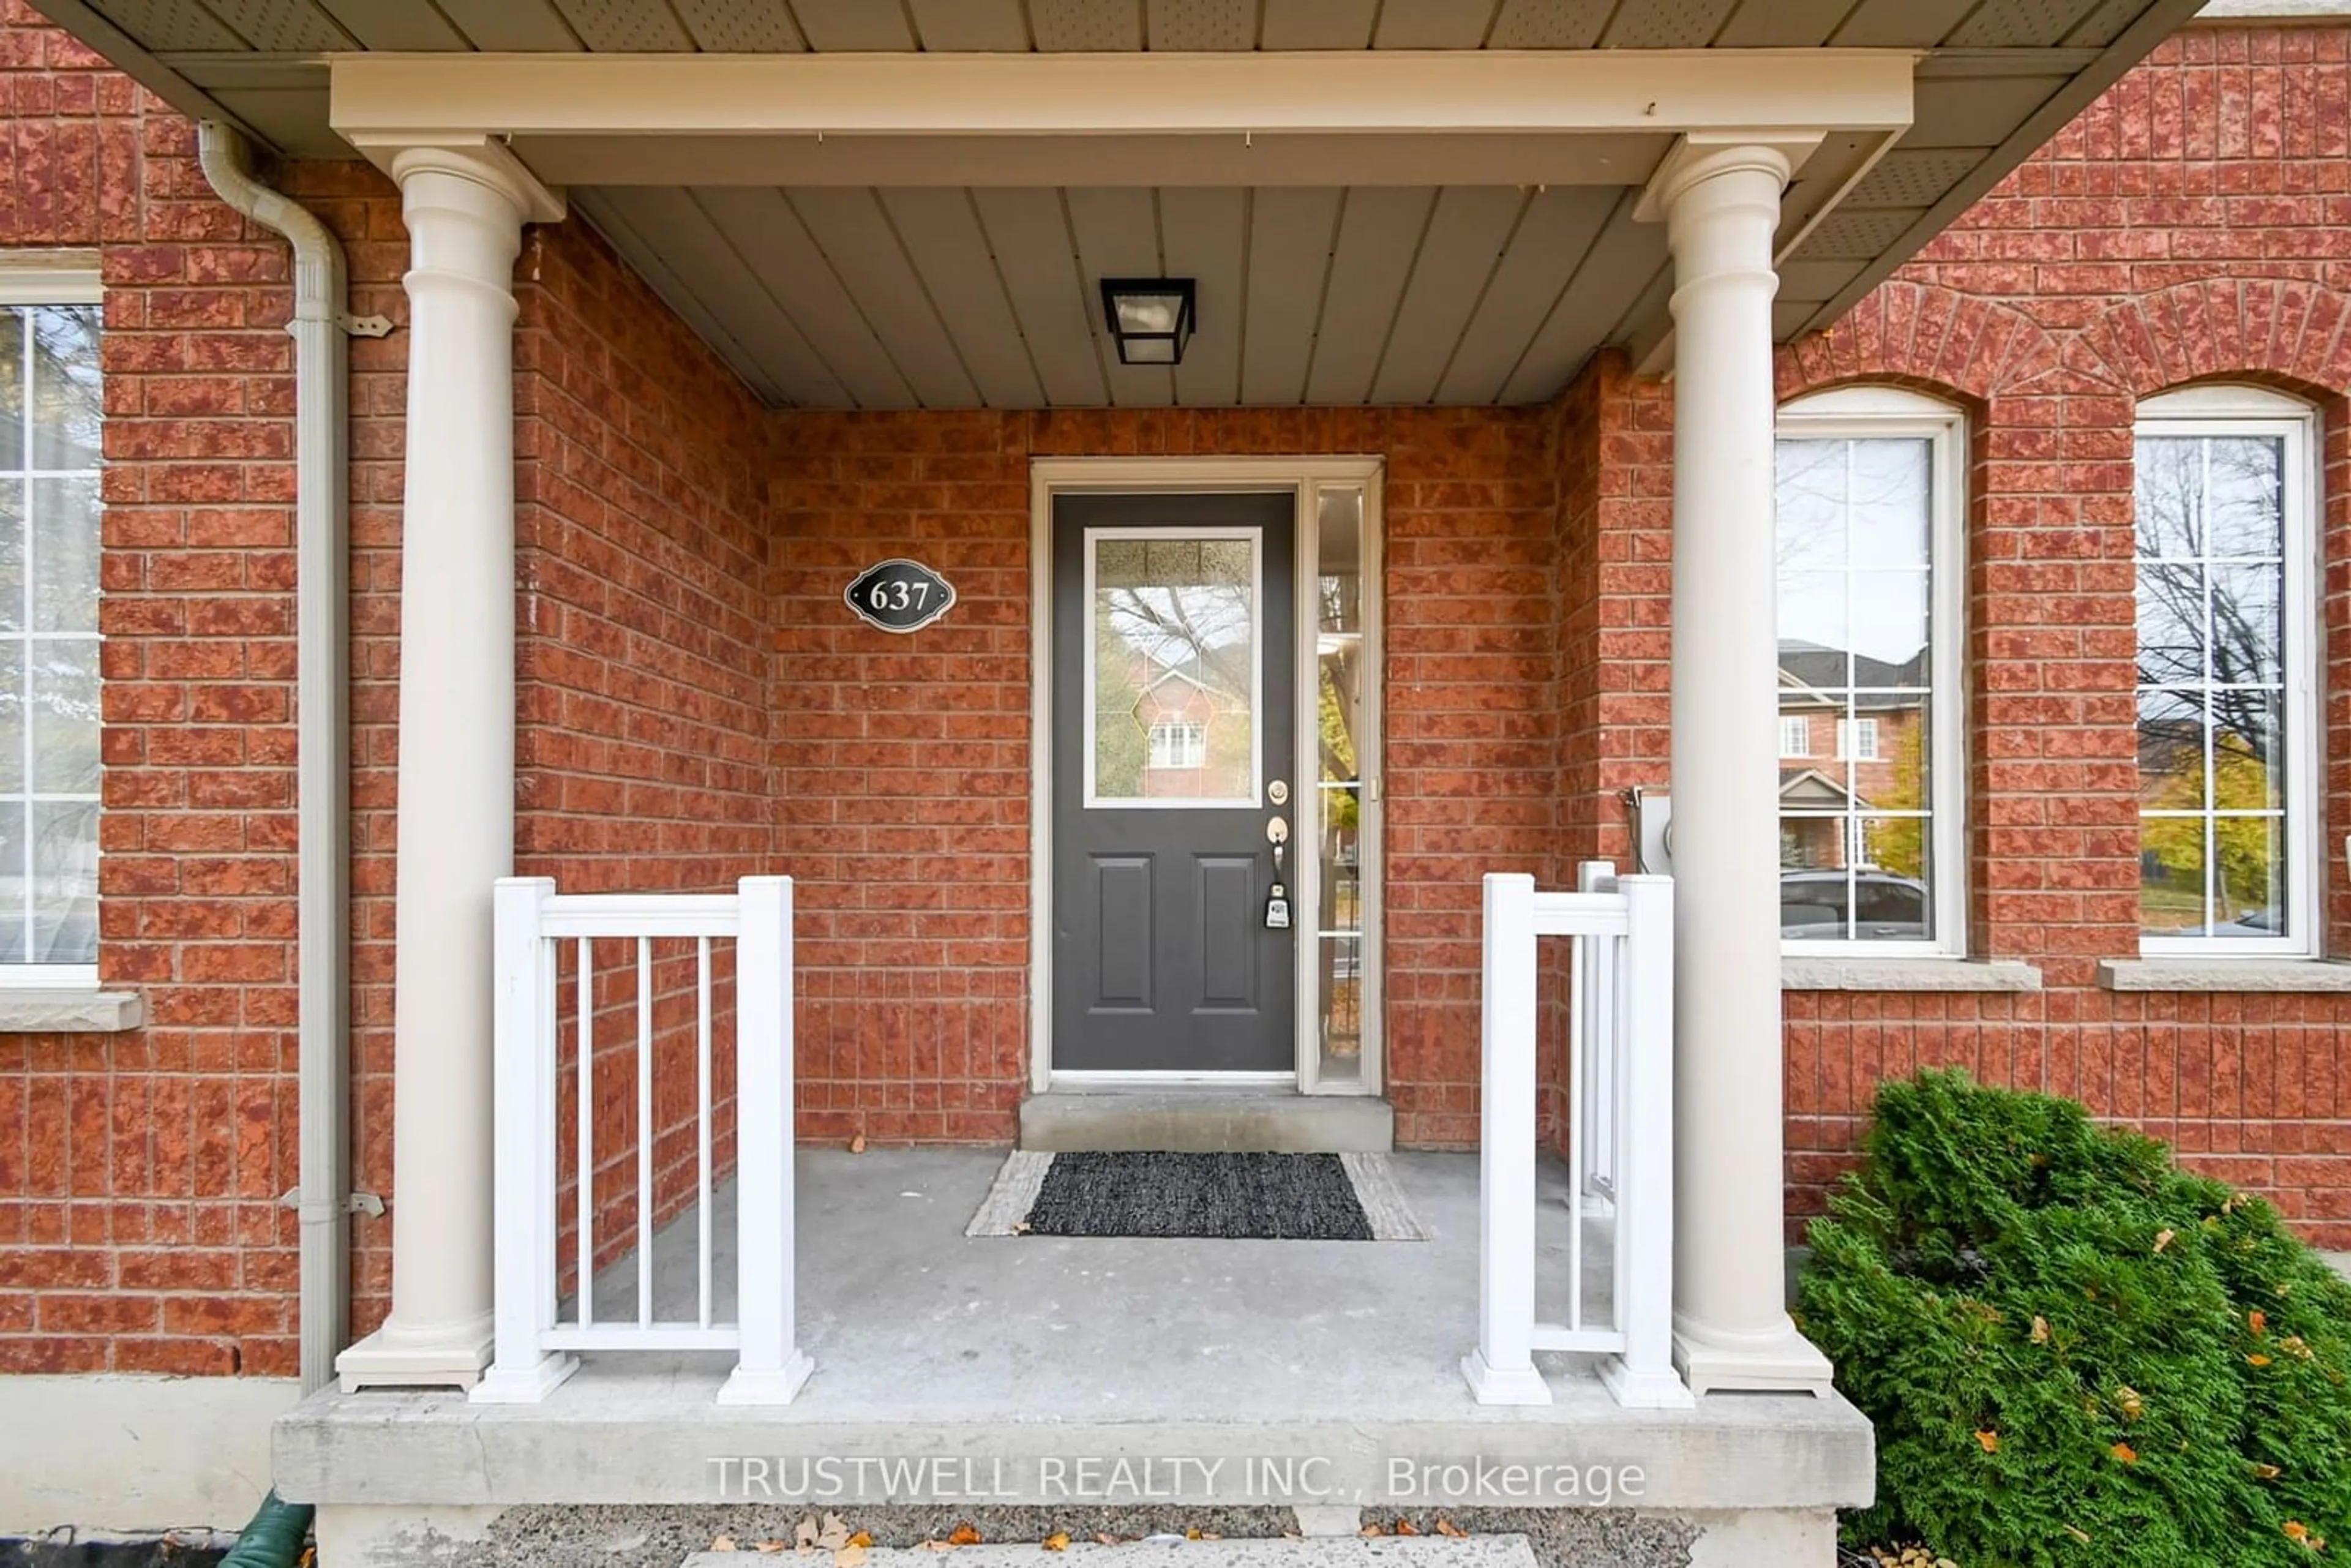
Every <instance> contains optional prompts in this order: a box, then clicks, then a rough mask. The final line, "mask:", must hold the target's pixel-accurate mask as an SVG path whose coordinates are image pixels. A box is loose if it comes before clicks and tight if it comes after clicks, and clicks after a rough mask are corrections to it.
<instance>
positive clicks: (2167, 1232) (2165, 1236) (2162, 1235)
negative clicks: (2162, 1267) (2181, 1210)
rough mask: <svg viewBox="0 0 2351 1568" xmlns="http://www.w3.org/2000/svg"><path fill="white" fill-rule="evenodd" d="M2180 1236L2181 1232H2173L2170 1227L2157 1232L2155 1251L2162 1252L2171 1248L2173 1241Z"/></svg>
mask: <svg viewBox="0 0 2351 1568" xmlns="http://www.w3.org/2000/svg"><path fill="white" fill-rule="evenodd" d="M2178 1234H2179V1232H2178V1231H2175V1230H2173V1229H2172V1228H2170V1227H2169V1226H2166V1227H2164V1228H2162V1229H2161V1230H2158V1231H2157V1232H2156V1233H2155V1249H2156V1250H2157V1251H2158V1252H2160V1251H2162V1250H2163V1249H2165V1248H2167V1247H2168V1246H2170V1245H2171V1239H2172V1238H2173V1237H2174V1236H2176V1235H2178Z"/></svg>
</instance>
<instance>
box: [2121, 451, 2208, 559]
mask: <svg viewBox="0 0 2351 1568" xmlns="http://www.w3.org/2000/svg"><path fill="white" fill-rule="evenodd" d="M2137 474H2138V481H2137V484H2138V496H2137V517H2138V553H2139V555H2140V556H2141V557H2142V558H2143V559H2148V560H2193V559H2198V558H2199V557H2201V556H2202V555H2203V553H2204V538H2205V527H2204V444H2203V442H2202V441H2200V440H2199V439H2197V438H2196V437H2194V436H2188V437H2179V436H2168V435H2167V436H2145V435H2143V436H2141V437H2139V439H2138V449H2137Z"/></svg>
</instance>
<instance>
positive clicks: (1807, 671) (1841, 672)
mask: <svg viewBox="0 0 2351 1568" xmlns="http://www.w3.org/2000/svg"><path fill="white" fill-rule="evenodd" d="M1844 598H1845V574H1844V572H1841V571H1796V572H1791V571H1782V572H1781V574H1780V667H1781V669H1782V671H1783V672H1785V673H1786V674H1788V675H1790V676H1791V677H1792V678H1793V679H1795V680H1796V681H1798V682H1800V683H1802V685H1807V686H1811V687H1813V689H1815V690H1817V691H1843V690H1844V688H1845V687H1847V686H1849V685H1852V684H1853V664H1852V660H1851V655H1850V654H1849V653H1847V649H1848V648H1849V647H1850V646H1851V643H1850V640H1849V639H1848V638H1847V637H1846V635H1845V624H1846V622H1845V602H1844Z"/></svg>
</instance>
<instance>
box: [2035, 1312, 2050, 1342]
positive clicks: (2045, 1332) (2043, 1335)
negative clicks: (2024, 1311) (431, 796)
mask: <svg viewBox="0 0 2351 1568" xmlns="http://www.w3.org/2000/svg"><path fill="white" fill-rule="evenodd" d="M2032 1343H2035V1344H2047V1343H2049V1320H2048V1319H2047V1318H2044V1317H2042V1316H2040V1315H2039V1314H2037V1313H2036V1314H2035V1315H2034V1316H2033V1319H2032Z"/></svg>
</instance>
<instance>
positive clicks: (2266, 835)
mask: <svg viewBox="0 0 2351 1568" xmlns="http://www.w3.org/2000/svg"><path fill="white" fill-rule="evenodd" d="M2284 479H2285V460H2284V443H2283V440H2282V439H2280V438H2278V437H2274V436H2266V435H2218V434H2215V435H2177V436H2174V435H2149V436H2142V437H2141V438H2140V439H2139V441H2138V443H2137V550H2138V558H2139V559H2138V588H2137V595H2138V682H2139V688H2140V690H2139V772H2140V783H2141V800H2142V808H2143V810H2144V812H2145V813H2146V815H2145V818H2144V821H2143V822H2142V825H2141V832H2140V849H2141V852H2142V854H2143V855H2144V856H2145V857H2146V858H2147V874H2146V875H2145V877H2144V878H2143V879H2142V885H2141V906H2142V925H2143V926H2144V928H2146V929H2147V930H2149V931H2151V932H2158V933H2163V934H2172V935H2179V934H2188V935H2205V934H2211V935H2222V934H2243V935H2281V934H2282V932H2281V931H2280V930H2279V922H2278V919H2277V916H2276V914H2275V911H2276V910H2277V908H2278V907H2279V901H2280V894H2281V892H2282V890H2281V889H2280V888H2279V887H2278V886H2277V883H2278V881H2279V876H2278V873H2279V871H2280V869H2281V852H2282V849H2283V810H2284V804H2285V802H2284V800H2283V784H2282V779H2283V757H2282V756H2281V755H2280V748H2281V747H2282V746H2283V741H2284V723H2283V703H2284V685H2283V668H2284V662H2283V660H2284V652H2285V650H2284V647H2283V631H2282V624H2281V614H2282V612H2283V603H2284V575H2285V567H2284V554H2283V551H2284V543H2285V541H2284V493H2283V486H2284ZM2221 927H2229V928H2231V930H2230V932H2228V933H2223V932H2222V931H2221V930H2220V928H2221Z"/></svg>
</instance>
